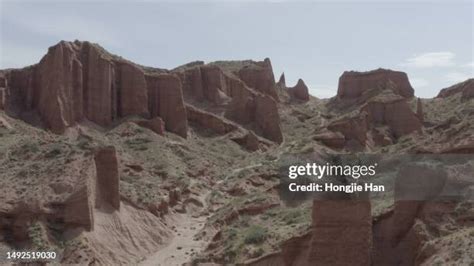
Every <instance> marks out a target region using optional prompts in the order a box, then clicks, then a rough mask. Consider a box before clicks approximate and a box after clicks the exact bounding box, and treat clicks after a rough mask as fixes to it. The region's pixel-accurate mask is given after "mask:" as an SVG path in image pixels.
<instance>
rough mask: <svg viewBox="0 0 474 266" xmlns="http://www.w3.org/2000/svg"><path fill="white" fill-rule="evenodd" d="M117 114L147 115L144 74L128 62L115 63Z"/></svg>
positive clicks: (146, 93)
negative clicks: (118, 104)
mask: <svg viewBox="0 0 474 266" xmlns="http://www.w3.org/2000/svg"><path fill="white" fill-rule="evenodd" d="M116 78H117V82H116V84H117V95H118V97H120V101H119V103H120V106H117V107H118V116H120V117H123V116H127V115H142V116H147V115H148V92H147V87H146V81H145V74H144V73H143V71H142V70H141V69H139V68H138V67H137V66H135V65H133V64H132V63H129V62H120V63H118V64H116Z"/></svg>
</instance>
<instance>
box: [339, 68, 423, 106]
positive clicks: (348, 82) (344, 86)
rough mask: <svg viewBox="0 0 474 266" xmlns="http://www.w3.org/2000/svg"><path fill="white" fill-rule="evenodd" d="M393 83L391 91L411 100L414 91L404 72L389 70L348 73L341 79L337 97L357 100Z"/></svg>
mask: <svg viewBox="0 0 474 266" xmlns="http://www.w3.org/2000/svg"><path fill="white" fill-rule="evenodd" d="M389 81H390V82H393V83H394V84H395V86H392V87H391V89H392V90H393V92H394V93H395V94H397V95H400V96H402V97H405V98H411V97H413V95H414V90H413V88H412V86H411V84H410V82H409V81H408V76H407V75H406V74H405V73H404V72H399V71H393V70H388V69H377V70H372V71H368V72H356V71H346V72H344V73H343V74H342V76H341V77H340V78H339V86H338V89H337V97H338V98H340V99H357V98H359V97H360V96H362V95H363V93H364V92H366V91H370V90H373V89H380V88H382V87H385V85H386V84H387V82H389Z"/></svg>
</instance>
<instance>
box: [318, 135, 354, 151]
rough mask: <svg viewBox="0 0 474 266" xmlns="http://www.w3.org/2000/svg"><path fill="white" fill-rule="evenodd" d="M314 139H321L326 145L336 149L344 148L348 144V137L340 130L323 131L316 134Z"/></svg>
mask: <svg viewBox="0 0 474 266" xmlns="http://www.w3.org/2000/svg"><path fill="white" fill-rule="evenodd" d="M313 139H314V140H316V141H321V142H322V143H323V144H324V145H326V146H328V147H331V148H334V149H342V148H344V146H345V144H346V139H345V137H344V135H343V134H342V133H340V132H332V131H325V132H321V133H318V134H317V135H315V136H314V137H313Z"/></svg>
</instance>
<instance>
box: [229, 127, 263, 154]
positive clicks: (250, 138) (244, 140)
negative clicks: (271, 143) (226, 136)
mask: <svg viewBox="0 0 474 266" xmlns="http://www.w3.org/2000/svg"><path fill="white" fill-rule="evenodd" d="M231 139H232V140H233V141H235V142H236V143H237V144H239V145H240V146H242V147H244V148H245V149H247V150H249V151H256V150H258V149H259V148H260V140H259V139H258V137H257V136H256V135H255V134H254V133H253V132H252V131H248V132H247V134H245V135H244V136H240V137H235V138H231Z"/></svg>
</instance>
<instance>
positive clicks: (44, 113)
mask: <svg viewBox="0 0 474 266" xmlns="http://www.w3.org/2000/svg"><path fill="white" fill-rule="evenodd" d="M155 72H157V71H154V73H155ZM161 72H163V71H161ZM164 75H165V74H164ZM151 76H152V78H148V77H147V78H146V77H145V69H144V68H142V67H140V66H137V65H135V64H133V63H131V62H129V61H126V60H124V59H122V58H119V57H116V56H114V55H111V54H109V53H108V52H106V51H105V50H104V49H102V48H101V47H100V46H98V45H96V44H91V43H89V42H79V41H75V42H65V41H61V42H60V43H58V44H57V45H55V46H52V47H50V48H49V50H48V53H47V54H46V55H45V56H44V57H43V58H42V59H41V61H40V62H39V63H38V64H37V65H33V66H31V67H27V68H23V69H13V70H6V71H5V77H6V80H5V82H4V83H5V85H7V86H5V88H6V92H5V93H3V94H4V95H11V96H9V97H8V99H6V100H5V109H8V110H7V111H9V112H10V113H17V114H21V113H23V112H31V111H37V112H38V114H39V115H40V117H41V119H42V121H43V123H44V125H45V126H46V127H47V128H49V129H50V130H51V131H53V132H54V133H59V134H60V133H62V132H64V131H65V129H66V128H67V127H70V126H73V125H75V124H76V123H77V122H80V121H82V120H83V119H87V120H90V121H92V122H94V123H96V124H98V125H100V126H105V127H107V126H110V125H112V123H113V122H114V121H115V120H116V119H118V118H121V117H126V116H130V115H138V116H142V117H144V118H148V117H149V116H150V114H151V116H152V118H153V117H155V116H158V115H159V116H160V117H162V118H163V120H164V121H165V122H166V125H167V130H169V131H171V132H174V133H176V134H179V135H181V136H183V137H186V131H187V122H186V112H185V108H184V102H183V97H182V88H181V82H180V80H179V79H178V78H176V77H172V76H171V75H169V76H166V75H165V76H160V75H158V77H157V78H154V75H151ZM155 79H156V80H155ZM150 83H151V84H150ZM157 83H158V84H157ZM4 98H5V97H4ZM19 116H20V117H21V115H19Z"/></svg>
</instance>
